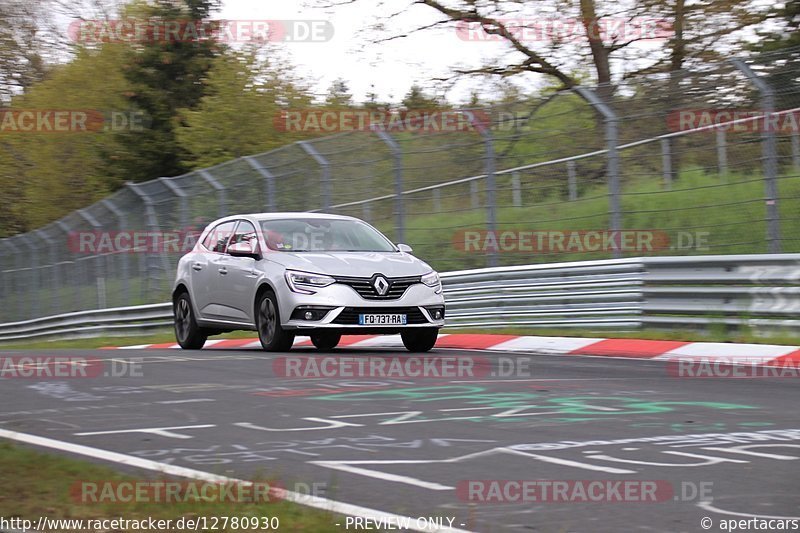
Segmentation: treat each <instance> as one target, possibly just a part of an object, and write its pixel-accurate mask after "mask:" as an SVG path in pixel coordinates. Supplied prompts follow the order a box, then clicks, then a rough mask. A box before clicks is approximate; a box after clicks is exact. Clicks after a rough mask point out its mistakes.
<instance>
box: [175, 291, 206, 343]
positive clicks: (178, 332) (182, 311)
mask: <svg viewBox="0 0 800 533" xmlns="http://www.w3.org/2000/svg"><path fill="white" fill-rule="evenodd" d="M172 312H173V315H174V317H175V339H176V340H177V341H178V344H179V345H180V346H181V348H183V349H184V350H199V349H200V348H202V347H203V345H204V344H205V343H206V339H208V332H207V331H205V330H204V329H203V328H201V327H200V326H198V325H197V320H195V318H194V312H193V311H192V302H191V300H190V299H189V294H188V293H185V292H184V293H181V295H180V296H178V299H177V300H175V303H174V304H173V306H172Z"/></svg>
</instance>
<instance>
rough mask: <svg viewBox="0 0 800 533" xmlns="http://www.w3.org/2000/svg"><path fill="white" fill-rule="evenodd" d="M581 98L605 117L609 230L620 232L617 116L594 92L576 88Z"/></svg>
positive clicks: (618, 251)
mask: <svg viewBox="0 0 800 533" xmlns="http://www.w3.org/2000/svg"><path fill="white" fill-rule="evenodd" d="M574 91H575V92H577V93H578V94H579V95H580V96H581V98H583V99H584V100H586V101H587V102H589V104H590V105H592V106H593V107H594V108H595V109H597V111H598V112H599V113H600V114H601V115H603V120H604V122H605V125H606V150H607V158H608V160H607V161H608V204H609V229H610V230H611V232H612V233H613V232H618V231H620V230H621V229H622V210H621V207H620V194H621V191H620V182H619V153H618V152H617V144H618V141H619V139H618V134H619V132H618V122H619V119H618V118H617V114H616V113H614V110H612V109H611V107H609V106H608V105H607V104H606V103H605V102H603V101H602V100H601V99H600V98H599V97H598V96H597V94H595V92H594V91H591V90H589V89H587V88H585V87H575V88H574ZM613 256H614V257H615V258H617V257H621V256H622V252H621V251H620V250H618V249H614V253H613Z"/></svg>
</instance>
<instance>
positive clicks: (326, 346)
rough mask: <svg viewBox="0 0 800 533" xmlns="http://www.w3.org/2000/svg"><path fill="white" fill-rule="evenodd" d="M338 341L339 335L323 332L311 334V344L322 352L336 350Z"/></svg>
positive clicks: (340, 336) (340, 337) (340, 338)
mask: <svg viewBox="0 0 800 533" xmlns="http://www.w3.org/2000/svg"><path fill="white" fill-rule="evenodd" d="M340 340H342V335H341V333H333V332H327V331H324V332H320V333H312V334H311V344H313V345H314V346H316V348H317V349H318V350H321V351H323V352H325V351H328V350H333V349H334V348H336V346H337V345H338V344H339V341H340Z"/></svg>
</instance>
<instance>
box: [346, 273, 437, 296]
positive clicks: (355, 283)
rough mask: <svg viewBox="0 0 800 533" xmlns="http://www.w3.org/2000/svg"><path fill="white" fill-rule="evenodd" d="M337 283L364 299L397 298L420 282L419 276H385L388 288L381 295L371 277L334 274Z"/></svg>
mask: <svg viewBox="0 0 800 533" xmlns="http://www.w3.org/2000/svg"><path fill="white" fill-rule="evenodd" d="M334 279H335V280H336V282H337V283H341V284H342V285H347V286H348V287H350V288H352V289H353V290H354V291H356V292H357V293H358V295H359V296H361V297H362V298H364V299H365V300H397V299H399V298H401V297H402V296H403V295H404V294H405V293H406V291H407V290H408V288H409V287H411V286H412V285H415V284H417V283H421V281H420V276H415V277H407V278H389V277H387V278H385V279H386V281H388V282H389V290H388V292H387V293H386V294H384V295H383V296H381V295H380V294H378V292H377V291H376V290H375V287H373V286H372V280H373V279H374V277H373V278H349V277H343V276H338V277H337V276H334Z"/></svg>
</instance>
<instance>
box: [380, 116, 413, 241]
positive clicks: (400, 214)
mask: <svg viewBox="0 0 800 533" xmlns="http://www.w3.org/2000/svg"><path fill="white" fill-rule="evenodd" d="M372 131H374V132H375V133H376V134H377V135H378V137H380V139H381V140H382V141H383V142H384V143H386V146H388V147H389V150H391V152H392V160H393V170H394V216H395V222H394V233H395V238H396V239H397V242H401V243H405V242H406V211H405V205H404V204H403V189H404V185H403V151H402V150H401V149H400V145H399V144H397V141H395V140H394V137H392V136H391V135H390V134H389V133H388V132H386V131H385V130H383V129H381V128H380V127H379V126H378V125H377V124H375V125H373V126H372Z"/></svg>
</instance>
